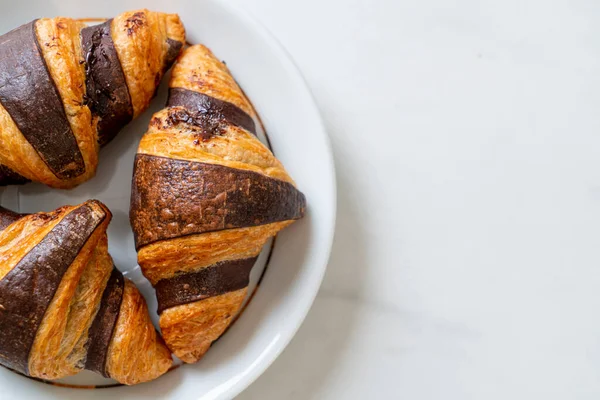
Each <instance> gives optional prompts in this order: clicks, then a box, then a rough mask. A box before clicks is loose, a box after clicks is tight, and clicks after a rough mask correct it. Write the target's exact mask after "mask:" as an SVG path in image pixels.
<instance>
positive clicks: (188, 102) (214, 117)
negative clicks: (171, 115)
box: [167, 88, 256, 140]
mask: <svg viewBox="0 0 600 400" xmlns="http://www.w3.org/2000/svg"><path fill="white" fill-rule="evenodd" d="M167 107H182V108H184V109H185V110H187V111H188V112H187V113H185V114H184V115H183V116H182V117H180V118H181V119H180V120H181V121H182V122H187V123H191V124H193V125H197V126H199V127H201V128H204V129H203V130H204V131H205V132H206V133H207V134H206V135H205V138H204V139H205V140H206V139H209V138H210V137H212V136H215V134H218V129H219V125H221V124H222V123H223V122H225V123H227V124H231V125H235V126H238V127H240V128H243V129H246V130H247V131H248V132H250V133H252V134H254V135H256V125H255V123H254V120H253V119H252V117H251V116H250V115H248V114H247V113H246V112H244V110H242V109H241V108H239V107H238V106H236V105H234V104H232V103H229V102H227V101H223V100H219V99H217V98H215V97H211V96H207V95H205V94H204V93H200V92H195V91H193V90H188V89H183V88H171V89H169V100H168V102H167ZM211 131H215V132H211Z"/></svg>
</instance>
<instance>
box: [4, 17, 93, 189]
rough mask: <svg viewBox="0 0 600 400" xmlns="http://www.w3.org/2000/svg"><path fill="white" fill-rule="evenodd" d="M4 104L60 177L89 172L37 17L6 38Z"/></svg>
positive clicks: (28, 138)
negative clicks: (41, 41) (48, 65)
mask: <svg viewBox="0 0 600 400" xmlns="http://www.w3.org/2000/svg"><path fill="white" fill-rule="evenodd" d="M43 45H45V44H43ZM0 103H2V106H4V108H5V109H6V111H8V113H9V114H10V116H11V118H12V119H13V121H14V122H15V124H16V125H17V127H18V128H19V130H20V131H21V133H22V134H23V136H24V137H25V139H26V140H27V141H28V142H29V143H30V144H31V145H32V146H33V148H34V149H35V151H36V152H37V153H38V154H39V156H40V157H41V158H42V160H43V161H44V162H45V163H46V165H47V166H48V168H49V169H50V170H51V171H52V173H54V175H56V176H57V177H58V178H59V179H71V178H75V177H77V176H79V175H81V174H82V173H84V172H85V163H84V161H83V157H82V156H81V152H80V151H79V147H78V146H77V140H76V139H75V136H74V135H73V131H72V130H71V125H69V121H68V119H67V116H66V114H65V110H64V108H63V104H62V101H61V98H60V95H59V93H58V90H57V89H56V85H55V83H54V81H53V80H52V77H51V76H50V72H49V71H48V69H47V68H46V62H45V61H44V57H43V55H42V52H41V50H40V48H39V43H38V41H37V37H36V34H35V21H33V22H30V23H28V24H25V25H22V26H20V27H19V28H17V29H14V30H12V31H10V32H8V33H7V34H5V35H3V36H1V37H0Z"/></svg>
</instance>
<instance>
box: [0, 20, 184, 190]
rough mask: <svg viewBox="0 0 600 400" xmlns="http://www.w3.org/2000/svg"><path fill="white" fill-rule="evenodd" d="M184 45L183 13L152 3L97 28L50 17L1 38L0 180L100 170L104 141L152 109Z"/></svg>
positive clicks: (64, 178)
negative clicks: (154, 6) (148, 7)
mask: <svg viewBox="0 0 600 400" xmlns="http://www.w3.org/2000/svg"><path fill="white" fill-rule="evenodd" d="M183 43H185V31H184V28H183V25H182V24H181V21H180V20H179V17H178V16H177V15H173V14H164V13H157V12H152V11H148V10H140V11H131V12H126V13H123V14H120V15H119V16H117V17H115V18H114V19H111V20H108V21H106V22H105V23H102V24H99V25H94V26H90V27H86V26H85V24H83V23H82V22H79V21H76V20H73V19H70V18H64V17H57V18H43V19H38V20H35V21H32V22H30V23H28V24H25V25H23V26H21V27H19V28H16V29H14V30H12V31H11V32H8V33H6V34H5V35H2V36H0V185H8V184H18V183H24V182H26V181H28V180H32V181H39V182H42V183H44V184H46V185H49V186H52V187H57V188H71V187H74V186H76V185H78V184H80V183H82V182H84V181H86V180H88V179H90V178H91V177H92V176H94V174H95V172H96V166H97V164H98V150H99V146H102V145H104V144H106V143H108V142H109V141H110V140H111V139H112V138H114V136H115V135H116V134H117V133H118V132H119V130H120V129H121V128H123V126H125V125H126V124H127V123H128V122H130V121H131V120H132V119H133V118H134V117H136V116H137V115H139V114H140V113H141V112H143V111H144V110H145V109H146V108H147V107H148V104H149V102H150V100H151V99H152V97H153V96H154V94H155V92H156V88H157V86H158V84H159V83H160V80H161V78H162V76H163V74H164V72H165V71H166V70H167V69H168V68H169V67H170V66H171V64H172V63H173V61H174V60H175V58H176V56H177V54H179V52H180V50H181V48H182V46H183Z"/></svg>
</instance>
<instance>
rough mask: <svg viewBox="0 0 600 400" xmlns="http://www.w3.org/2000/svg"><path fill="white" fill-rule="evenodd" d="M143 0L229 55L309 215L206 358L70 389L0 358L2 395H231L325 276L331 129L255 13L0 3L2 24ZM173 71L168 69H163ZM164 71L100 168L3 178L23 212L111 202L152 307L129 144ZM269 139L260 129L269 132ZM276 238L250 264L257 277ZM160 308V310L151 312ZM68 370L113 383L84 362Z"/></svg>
mask: <svg viewBox="0 0 600 400" xmlns="http://www.w3.org/2000/svg"><path fill="white" fill-rule="evenodd" d="M138 8H148V9H152V10H157V11H165V12H176V13H179V15H180V16H181V18H182V19H183V22H184V24H185V27H186V31H187V35H188V40H189V41H190V42H191V43H203V44H206V45H207V46H209V47H210V48H211V49H212V50H213V52H214V53H215V54H216V55H217V56H218V57H220V58H221V59H223V60H225V61H226V62H227V65H228V66H229V68H230V69H231V71H232V73H233V75H234V77H235V78H236V80H237V81H238V82H239V83H240V85H241V86H242V88H243V89H244V90H245V92H246V93H247V95H248V96H249V97H250V99H251V101H252V102H253V104H254V106H255V107H256V109H257V111H258V113H259V114H260V116H261V117H262V121H263V123H264V126H265V127H266V130H267V132H268V134H269V139H270V143H271V146H272V148H273V150H274V152H275V154H276V155H277V156H278V157H279V159H280V160H281V161H282V162H283V164H284V165H285V167H286V168H287V170H288V171H289V172H290V174H291V176H292V177H293V178H294V179H295V180H296V182H297V184H298V187H299V188H300V189H301V190H302V191H303V192H304V193H305V194H306V197H307V200H308V211H307V215H306V217H305V218H304V219H303V220H301V221H300V222H297V223H295V224H294V225H292V226H291V227H290V228H288V229H286V230H285V231H284V232H283V233H281V234H280V235H279V237H278V238H277V242H276V245H275V246H274V247H273V251H272V254H271V258H270V262H269V266H268V269H267V271H266V273H265V274H264V278H263V280H262V281H261V284H260V287H259V288H258V290H257V291H256V294H255V296H254V297H253V299H252V301H251V302H250V303H249V305H248V307H247V308H246V310H245V311H244V313H243V314H242V315H241V317H240V318H239V319H238V321H237V322H236V323H235V324H234V325H233V326H232V327H231V329H230V330H229V331H228V332H227V333H226V334H225V335H224V336H223V337H222V338H221V339H219V341H218V342H217V343H215V345H214V346H213V347H212V349H211V350H210V351H209V352H208V354H207V355H206V356H205V357H204V358H203V359H202V361H201V362H199V363H198V364H195V365H185V366H182V367H180V368H177V369H175V370H173V371H171V372H169V373H167V374H166V375H165V376H163V377H161V378H160V379H158V380H156V381H154V382H151V383H147V384H143V385H138V386H134V387H123V386H120V387H111V388H104V389H94V390H85V389H73V388H65V387H57V386H53V385H48V384H46V383H42V382H38V381H34V380H32V379H28V378H25V377H22V376H20V375H17V374H15V373H12V372H10V371H8V370H6V369H4V368H0V388H1V389H0V397H2V398H36V399H39V398H51V399H81V398H91V399H100V398H130V399H141V398H148V397H152V398H164V399H167V398H168V399H182V400H185V399H225V398H232V397H234V396H235V395H236V394H238V393H239V392H241V391H242V390H243V389H244V388H245V387H247V386H248V385H249V384H250V383H252V381H254V380H255V379H256V378H257V377H258V376H259V375H260V374H261V373H262V372H263V371H264V370H265V369H266V368H267V367H268V366H269V365H270V364H271V363H272V362H273V360H274V359H275V358H276V357H277V356H278V355H279V354H280V353H281V351H282V350H283V349H284V347H285V346H286V345H287V344H288V342H289V341H290V340H291V338H292V336H293V335H294V333H295V332H296V330H297V329H298V327H299V326H300V324H301V323H302V320H303V319H304V317H305V316H306V313H307V312H308V310H309V308H310V305H311V304H312V302H313V299H314V297H315V295H316V293H317V290H318V288H319V286H320V283H321V280H322V277H323V273H324V271H325V267H326V264H327V260H328V257H329V250H330V247H331V241H332V237H333V228H334V219H335V175H334V170H333V161H332V156H331V151H330V148H329V143H328V139H327V135H326V133H325V131H324V129H323V125H322V123H321V120H320V117H319V114H318V111H317V109H316V107H315V104H314V102H313V100H312V98H311V95H310V92H309V90H308V89H307V87H306V85H305V83H304V81H303V79H302V77H301V75H300V73H299V72H298V70H297V69H296V67H295V66H294V64H293V63H292V61H291V60H290V58H289V57H288V56H287V54H286V53H285V52H284V51H283V50H282V49H281V47H280V46H279V45H278V43H277V42H276V41H275V40H274V39H273V38H272V37H271V36H270V35H269V34H268V33H267V32H266V31H265V29H264V28H262V27H261V26H260V25H258V24H257V23H256V22H255V21H253V20H252V19H251V18H249V17H248V16H246V15H245V14H244V13H242V12H240V11H239V10H237V9H235V8H233V7H231V6H230V5H227V4H225V3H223V2H219V1H217V0H204V1H193V0H189V1H184V0H182V1H177V0H170V1H159V0H108V1H106V0H105V1H99V2H94V3H89V2H82V1H80V0H68V1H64V0H60V1H59V0H55V1H43V0H40V1H35V2H29V1H16V2H12V3H11V6H10V8H9V9H7V10H5V12H3V13H2V14H1V15H0V32H2V33H4V32H7V31H9V30H10V29H12V28H15V27H16V26H18V25H20V24H22V23H25V22H28V21H29V20H31V19H33V18H39V17H50V16H57V15H65V16H70V17H74V18H92V17H110V16H114V15H116V14H118V13H120V12H122V11H125V10H132V9H138ZM167 78H168V77H167ZM166 81H167V79H165V80H163V84H162V85H161V90H160V91H159V95H158V96H157V98H156V99H155V101H154V102H153V105H152V107H151V109H150V110H148V112H146V113H145V114H144V115H142V116H141V117H139V118H138V119H137V120H136V121H134V122H133V123H131V124H130V125H129V126H127V128H125V129H124V130H123V131H122V132H121V133H120V135H119V136H118V137H117V138H116V139H115V140H114V141H113V142H112V143H111V144H110V145H108V146H107V148H105V149H104V150H103V151H102V152H101V160H100V167H99V169H98V174H97V176H96V177H95V178H94V179H93V180H91V181H90V182H87V183H86V184H84V185H81V186H80V187H78V188H76V189H74V190H72V191H58V190H52V189H48V188H46V187H44V186H41V185H36V184H30V185H26V186H23V187H20V188H15V187H12V188H6V189H0V201H1V203H2V205H4V206H6V207H9V208H12V209H14V210H18V211H21V212H36V211H48V210H51V209H54V208H56V207H59V206H61V205H64V204H76V203H79V202H82V201H84V200H86V199H89V198H96V199H99V200H101V201H103V202H104V203H106V204H107V205H108V206H109V208H110V209H111V211H112V212H113V221H112V223H111V225H110V227H109V247H110V252H111V254H112V255H113V258H114V259H115V263H116V265H117V266H118V267H119V269H121V270H122V271H123V272H124V273H125V274H126V275H127V276H128V277H129V278H130V279H133V280H134V282H135V283H136V284H137V285H138V287H139V288H140V290H142V292H143V294H144V296H146V298H147V299H148V305H149V307H150V309H151V311H152V312H154V310H155V309H156V303H155V301H154V293H153V290H152V288H151V287H150V285H149V284H148V282H147V281H146V280H145V279H144V278H143V276H142V275H141V273H140V272H139V267H138V266H137V263H136V254H135V251H134V246H133V235H132V233H131V230H130V227H129V219H128V210H129V192H130V183H131V173H132V168H133V155H134V154H135V150H136V148H137V143H138V141H139V139H140V137H141V135H142V134H143V132H144V131H145V130H146V127H147V124H148V121H149V119H150V116H151V115H152V113H154V112H155V111H157V110H159V109H160V108H162V106H163V105H164V103H165V99H166V90H165V89H166ZM263 139H264V136H263ZM268 251H269V246H267V248H266V249H265V251H263V254H262V256H261V259H260V261H259V263H258V265H257V267H255V270H254V271H253V278H254V279H253V282H256V280H257V278H258V276H259V275H260V272H261V270H262V269H263V267H264V265H265V262H266V259H267V255H268V254H267V253H268ZM154 317H155V319H156V315H154ZM65 382H67V383H74V384H78V385H81V384H100V383H106V382H105V381H103V379H102V378H99V377H97V376H96V375H95V374H92V373H89V372H84V373H82V374H80V375H79V376H76V377H73V378H69V379H67V380H66V381H65Z"/></svg>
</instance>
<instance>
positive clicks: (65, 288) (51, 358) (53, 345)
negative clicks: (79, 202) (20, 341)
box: [29, 203, 110, 379]
mask: <svg viewBox="0 0 600 400" xmlns="http://www.w3.org/2000/svg"><path fill="white" fill-rule="evenodd" d="M90 206H91V207H94V208H98V211H99V212H106V213H107V214H108V215H110V214H109V213H110V212H109V211H108V209H106V208H104V209H103V210H100V207H103V206H101V205H100V204H99V203H91V204H90ZM73 208H75V207H72V208H70V209H73ZM70 209H69V208H68V209H67V210H69V211H70ZM66 214H67V213H65V215H66ZM109 221H110V218H105V219H104V221H103V222H102V224H101V225H100V226H99V227H98V228H97V229H96V230H95V231H94V233H93V234H92V236H90V238H89V239H88V240H87V241H86V243H85V245H84V246H83V248H82V249H81V251H80V252H79V254H78V255H77V258H76V259H75V261H74V262H73V263H72V264H71V266H70V267H69V269H68V270H67V272H66V273H65V274H64V276H63V279H62V281H61V282H60V285H59V287H58V289H57V290H56V293H55V295H54V298H53V299H52V301H51V302H50V305H49V306H48V309H47V310H46V313H45V314H44V319H43V320H42V323H41V325H40V327H39V328H38V331H37V334H36V336H35V341H34V342H33V346H32V348H31V352H30V354H29V374H30V375H31V376H34V377H38V378H45V379H56V378H58V377H61V376H64V375H61V373H63V372H64V369H69V368H68V366H66V365H64V364H62V363H60V361H64V360H60V359H57V358H56V356H57V354H60V352H61V351H60V350H61V344H62V343H63V341H64V339H65V338H64V336H65V332H66V328H67V325H68V322H69V317H73V316H74V317H75V318H76V319H79V318H78V317H79V315H78V314H77V313H75V315H71V313H70V305H71V300H72V299H73V297H74V296H75V292H76V289H77V285H78V283H79V281H80V278H81V276H82V274H83V271H84V269H85V268H86V266H87V265H88V262H89V261H90V259H91V258H92V255H93V254H94V250H95V249H96V247H97V246H98V242H99V241H100V239H102V237H103V236H105V235H106V233H105V232H106V227H107V226H108V223H109ZM87 321H90V320H89V319H88V320H87ZM82 322H83V323H85V322H86V319H85V318H84V319H83V321H82ZM78 328H79V327H78ZM65 345H67V346H68V344H67V343H65ZM61 364H62V365H61Z"/></svg>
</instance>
